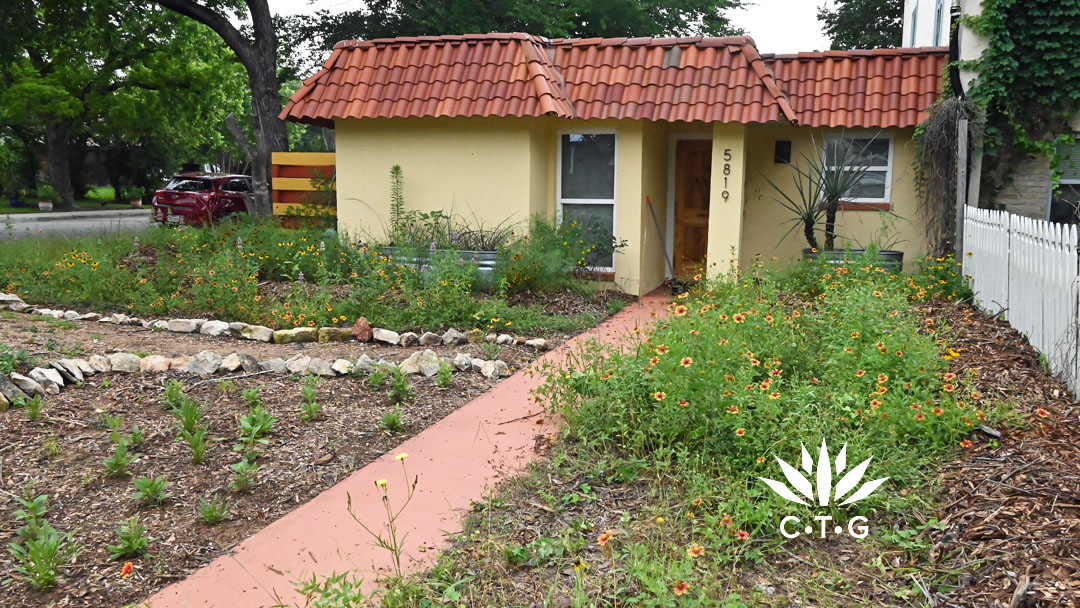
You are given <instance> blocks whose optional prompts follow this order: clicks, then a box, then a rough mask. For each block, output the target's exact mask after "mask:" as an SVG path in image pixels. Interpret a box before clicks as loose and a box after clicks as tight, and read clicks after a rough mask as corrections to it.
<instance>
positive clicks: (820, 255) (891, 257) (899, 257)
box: [803, 249, 904, 272]
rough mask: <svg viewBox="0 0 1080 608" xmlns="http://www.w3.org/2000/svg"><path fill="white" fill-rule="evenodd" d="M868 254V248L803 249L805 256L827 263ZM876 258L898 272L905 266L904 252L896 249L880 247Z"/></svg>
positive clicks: (849, 260) (880, 263)
mask: <svg viewBox="0 0 1080 608" xmlns="http://www.w3.org/2000/svg"><path fill="white" fill-rule="evenodd" d="M865 255H866V249H832V250H830V251H814V250H813V249H803V257H804V258H806V259H808V260H814V261H817V260H824V261H825V263H826V264H835V265H839V264H850V263H853V262H854V261H855V259H856V258H861V257H863V256H865ZM874 260H875V261H876V262H877V263H878V264H879V265H880V266H882V267H883V268H890V269H892V270H895V271H897V272H899V271H901V270H903V268H904V252H903V251H898V250H895V249H879V250H878V251H877V253H876V255H875V256H874Z"/></svg>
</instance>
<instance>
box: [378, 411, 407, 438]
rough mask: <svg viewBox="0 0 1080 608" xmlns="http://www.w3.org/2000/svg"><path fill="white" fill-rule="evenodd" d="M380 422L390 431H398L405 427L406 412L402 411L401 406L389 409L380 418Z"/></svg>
mask: <svg viewBox="0 0 1080 608" xmlns="http://www.w3.org/2000/svg"><path fill="white" fill-rule="evenodd" d="M379 424H380V425H381V426H382V428H383V429H385V430H386V432H388V433H391V434H392V433H397V432H398V431H400V430H401V429H403V428H405V414H404V413H403V412H402V411H401V408H399V407H395V408H394V409H392V410H387V412H386V413H385V414H383V415H382V418H380V419H379Z"/></svg>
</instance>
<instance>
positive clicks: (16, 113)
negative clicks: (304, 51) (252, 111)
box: [0, 0, 243, 205]
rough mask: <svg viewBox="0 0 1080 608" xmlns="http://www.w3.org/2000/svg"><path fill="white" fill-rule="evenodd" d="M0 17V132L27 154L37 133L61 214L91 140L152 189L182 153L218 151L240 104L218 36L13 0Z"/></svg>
mask: <svg viewBox="0 0 1080 608" xmlns="http://www.w3.org/2000/svg"><path fill="white" fill-rule="evenodd" d="M3 17H4V18H5V20H6V22H7V23H8V24H10V27H9V28H7V29H6V35H5V36H4V38H3V42H2V43H0V122H2V123H3V124H5V125H7V126H8V129H9V131H10V132H11V133H13V134H15V135H16V136H17V138H18V139H19V140H23V143H24V147H25V148H28V149H29V148H31V147H32V146H31V145H30V144H29V143H28V140H32V139H33V138H34V134H35V131H36V132H40V133H42V134H43V139H44V149H45V157H46V160H47V164H46V166H47V175H48V181H49V183H50V184H51V185H52V186H53V188H54V189H55V190H56V191H57V193H58V195H59V196H60V197H61V199H62V200H63V202H64V203H65V204H66V205H71V204H72V201H73V198H74V195H75V194H76V193H77V192H76V191H77V190H79V189H80V188H78V182H81V181H82V180H81V179H80V177H79V176H80V175H81V172H80V171H79V170H78V169H79V167H80V166H81V164H82V162H81V159H82V157H83V155H84V153H85V149H86V148H87V147H88V146H87V142H88V141H90V140H91V139H92V140H93V141H94V144H95V145H96V146H99V147H101V149H102V150H103V151H105V152H106V155H109V154H111V153H113V152H116V151H123V150H135V151H136V152H137V153H136V154H131V155H129V157H125V158H123V159H122V160H123V163H122V164H123V165H124V166H125V167H127V168H128V177H129V179H133V180H135V181H137V182H138V181H140V180H141V182H143V183H138V184H137V185H146V186H149V185H151V183H150V179H151V177H152V176H153V172H154V171H157V172H159V173H160V172H161V171H163V170H164V169H166V168H168V167H169V166H170V165H172V164H175V163H176V161H177V159H178V158H179V157H180V156H181V155H183V154H186V153H188V152H190V151H192V150H196V149H200V148H206V147H212V146H214V145H218V146H220V142H221V140H222V136H221V132H220V130H219V129H217V128H215V124H220V123H221V117H220V116H217V114H218V113H220V111H221V109H222V108H227V107H229V105H230V103H231V104H232V105H237V104H236V103H235V100H241V99H243V96H242V86H243V81H242V79H237V78H236V77H235V76H236V75H237V74H238V71H237V66H235V62H234V61H233V59H232V56H231V55H230V54H228V52H227V51H225V49H223V48H222V46H221V44H220V42H219V41H218V40H217V38H216V37H215V36H213V35H212V34H211V33H210V32H209V31H208V30H207V29H206V28H204V27H202V26H198V25H197V24H194V23H191V22H188V21H187V20H184V19H181V18H179V17H177V16H176V15H174V14H173V13H171V12H169V11H165V10H163V9H160V8H158V7H155V6H145V5H143V4H142V3H141V2H138V1H137V0H87V1H84V2H71V1H69V0H11V2H9V3H7V4H5V5H4V14H3ZM237 88H240V89H241V90H240V91H239V92H236V93H234V92H233V91H235V90H236V89H237ZM20 132H21V133H23V134H24V135H23V136H19V135H18V134H19V133H20ZM154 151H156V153H154ZM113 160H114V161H115V159H113ZM140 161H141V166H139V165H140ZM107 164H116V163H115V162H113V163H107ZM73 175H74V176H76V177H75V178H74V179H73V177H72V176H73ZM114 185H120V184H118V183H116V181H115V180H114Z"/></svg>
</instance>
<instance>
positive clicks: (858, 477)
mask: <svg viewBox="0 0 1080 608" xmlns="http://www.w3.org/2000/svg"><path fill="white" fill-rule="evenodd" d="M800 447H801V448H802V468H803V471H805V472H806V475H807V476H811V475H813V476H814V477H816V481H817V490H816V492H815V489H814V487H813V485H812V484H811V483H810V480H809V479H807V477H804V476H803V474H802V473H800V472H799V470H798V469H797V468H795V467H793V466H791V465H789V464H788V463H786V462H784V461H783V460H782V459H781V458H780V457H779V456H776V461H777V462H778V463H780V469H781V470H782V471H783V472H784V477H786V478H787V481H788V483H790V484H791V487H788V486H787V485H785V484H784V483H783V482H780V481H776V480H775V479H766V478H764V477H758V479H760V480H761V481H763V482H765V484H766V485H768V486H769V488H771V489H772V491H773V492H776V494H777V495H778V496H779V497H780V498H783V499H784V500H788V501H791V502H794V503H797V504H800V505H809V504H811V503H813V502H814V497H815V496H816V497H817V503H818V504H819V505H820V506H822V507H827V506H829V501H830V498H831V500H833V501H837V500H840V499H842V498H844V497H845V496H847V498H846V499H844V501H843V502H841V503H840V506H843V505H850V504H853V503H856V502H859V501H860V500H862V499H864V498H866V497H867V496H870V494H872V493H873V492H874V490H876V489H878V487H879V486H881V484H883V483H885V482H886V481H887V480H888V479H889V478H888V477H882V478H881V479H875V480H873V481H868V482H866V483H864V484H863V485H862V487H860V488H859V489H858V490H856V491H855V492H854V493H852V494H851V495H850V496H848V493H849V492H851V491H852V490H854V489H855V486H857V485H858V484H859V482H860V481H862V478H863V475H865V474H866V467H868V466H869V465H870V461H871V460H873V459H874V457H873V456H871V457H870V458H867V459H866V460H864V461H862V462H860V463H859V464H858V465H857V466H855V467H854V468H853V469H851V470H850V471H848V472H847V473H846V474H845V475H844V476H843V477H841V478H840V481H838V482H836V486H835V487H833V475H834V474H835V475H839V474H841V473H843V472H844V469H846V468H847V444H846V443H845V444H844V447H842V448H840V454H839V455H837V457H836V460H835V462H830V460H829V448H828V446H826V445H825V439H822V440H821V450H820V451H819V452H818V460H817V474H816V475H814V462H813V460H812V459H811V458H810V453H809V452H807V451H806V446H805V445H802V444H800ZM795 492H798V494H796V493H795ZM799 494H801V495H802V496H799ZM803 498H805V499H806V500H803ZM807 501H809V502H807Z"/></svg>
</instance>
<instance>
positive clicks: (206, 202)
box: [153, 173, 252, 226]
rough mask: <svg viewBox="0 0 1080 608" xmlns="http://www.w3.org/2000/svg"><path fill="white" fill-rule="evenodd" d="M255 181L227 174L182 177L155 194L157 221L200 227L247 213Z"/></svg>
mask: <svg viewBox="0 0 1080 608" xmlns="http://www.w3.org/2000/svg"><path fill="white" fill-rule="evenodd" d="M251 192H252V187H251V178H250V177H248V176H246V175H232V174H227V173H181V174H179V175H176V176H174V177H173V178H172V180H171V181H170V182H169V183H168V184H166V185H165V187H164V188H162V189H161V190H158V191H157V192H155V193H154V201H153V206H154V219H156V220H157V221H159V222H161V223H163V224H166V223H167V224H181V225H183V224H191V225H194V226H200V225H202V224H204V223H206V222H210V223H215V222H218V221H220V220H221V219H222V218H223V217H225V216H227V215H230V214H232V213H244V212H246V211H247V207H246V206H245V205H244V197H245V196H251Z"/></svg>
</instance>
